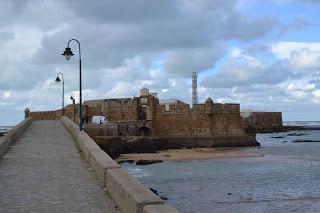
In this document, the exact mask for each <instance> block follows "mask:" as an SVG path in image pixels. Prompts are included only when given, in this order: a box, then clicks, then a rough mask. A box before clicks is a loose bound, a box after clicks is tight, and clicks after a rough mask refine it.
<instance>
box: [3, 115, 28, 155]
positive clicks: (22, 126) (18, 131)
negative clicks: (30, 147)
mask: <svg viewBox="0 0 320 213" xmlns="http://www.w3.org/2000/svg"><path fill="white" fill-rule="evenodd" d="M32 121H33V119H32V118H30V117H29V118H26V119H24V120H23V121H21V122H20V123H19V124H17V125H16V126H15V127H13V128H12V129H11V130H10V131H9V132H8V133H7V134H6V135H5V136H3V137H0V157H2V156H3V155H4V154H5V153H6V152H7V151H8V149H9V146H10V145H12V144H13V143H14V141H15V140H17V139H18V138H19V137H20V136H21V135H22V133H23V132H24V131H25V130H26V129H27V128H28V127H29V126H30V124H31V123H32Z"/></svg>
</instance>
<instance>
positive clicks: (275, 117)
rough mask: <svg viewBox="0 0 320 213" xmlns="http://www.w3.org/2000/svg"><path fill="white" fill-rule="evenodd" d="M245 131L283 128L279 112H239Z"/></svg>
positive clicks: (261, 131)
mask: <svg viewBox="0 0 320 213" xmlns="http://www.w3.org/2000/svg"><path fill="white" fill-rule="evenodd" d="M241 117H242V121H243V123H244V126H245V129H246V131H247V132H253V133H258V132H259V133H266V132H279V131H282V130H283V125H282V113H281V112H241Z"/></svg>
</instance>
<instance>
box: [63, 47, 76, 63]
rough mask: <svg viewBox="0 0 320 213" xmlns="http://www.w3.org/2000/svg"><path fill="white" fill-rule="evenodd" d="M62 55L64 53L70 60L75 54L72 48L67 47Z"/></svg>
mask: <svg viewBox="0 0 320 213" xmlns="http://www.w3.org/2000/svg"><path fill="white" fill-rule="evenodd" d="M61 55H64V57H66V59H67V60H70V58H71V56H73V55H74V54H73V52H72V51H71V48H70V47H67V48H66V50H65V51H64V52H63V53H62V54H61Z"/></svg>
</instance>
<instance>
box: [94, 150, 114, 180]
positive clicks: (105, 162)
mask: <svg viewBox="0 0 320 213" xmlns="http://www.w3.org/2000/svg"><path fill="white" fill-rule="evenodd" d="M89 156H90V160H89V162H90V165H91V166H92V168H93V170H94V171H95V172H96V174H97V176H98V178H99V180H100V182H101V184H102V185H103V186H105V185H106V175H107V170H108V169H114V168H120V165H119V164H117V163H116V162H115V161H114V160H113V159H112V158H111V157H110V156H109V155H107V154H106V153H105V152H104V151H103V150H101V149H94V150H91V151H90V155H89Z"/></svg>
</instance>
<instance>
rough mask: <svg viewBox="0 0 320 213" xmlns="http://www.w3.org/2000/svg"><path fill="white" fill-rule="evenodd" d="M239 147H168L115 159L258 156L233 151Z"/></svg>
mask: <svg viewBox="0 0 320 213" xmlns="http://www.w3.org/2000/svg"><path fill="white" fill-rule="evenodd" d="M238 149H239V148H194V149H169V150H164V151H159V152H157V153H141V154H121V155H120V157H118V158H117V159H116V161H117V162H121V161H128V160H133V161H135V162H136V161H138V160H162V161H187V160H210V159H217V158H244V157H258V156H259V155H257V154H252V153H233V152H232V151H236V150H238Z"/></svg>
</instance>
